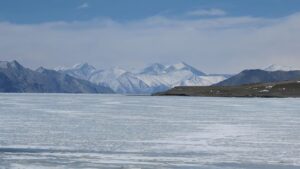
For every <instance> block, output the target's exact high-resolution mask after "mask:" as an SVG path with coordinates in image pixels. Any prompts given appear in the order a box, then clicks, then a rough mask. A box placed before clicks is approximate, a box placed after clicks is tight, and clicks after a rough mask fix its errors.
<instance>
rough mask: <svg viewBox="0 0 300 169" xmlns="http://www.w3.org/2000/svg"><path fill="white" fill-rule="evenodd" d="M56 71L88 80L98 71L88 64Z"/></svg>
mask: <svg viewBox="0 0 300 169" xmlns="http://www.w3.org/2000/svg"><path fill="white" fill-rule="evenodd" d="M55 70H56V71H58V72H64V73H66V74H69V75H70V76H73V77H76V78H79V79H83V80H88V79H89V78H90V76H91V75H92V74H93V73H94V72H95V71H96V68H95V67H94V66H92V65H89V64H88V63H81V64H76V65H74V66H73V67H72V68H64V67H59V68H56V69H55Z"/></svg>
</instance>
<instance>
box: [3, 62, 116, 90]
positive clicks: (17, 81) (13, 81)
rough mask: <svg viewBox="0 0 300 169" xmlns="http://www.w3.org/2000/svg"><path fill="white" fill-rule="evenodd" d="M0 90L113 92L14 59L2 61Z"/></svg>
mask: <svg viewBox="0 0 300 169" xmlns="http://www.w3.org/2000/svg"><path fill="white" fill-rule="evenodd" d="M0 92H24V93H25V92H33V93H111V92H112V90H111V89H110V88H107V87H103V86H100V85H95V84H92V83H91V82H89V81H85V80H80V79H76V78H74V77H72V76H69V75H66V74H62V73H59V72H56V71H54V70H48V69H44V68H39V69H38V70H36V71H33V70H30V69H28V68H25V67H23V66H22V65H21V64H19V63H18V62H17V61H12V62H0Z"/></svg>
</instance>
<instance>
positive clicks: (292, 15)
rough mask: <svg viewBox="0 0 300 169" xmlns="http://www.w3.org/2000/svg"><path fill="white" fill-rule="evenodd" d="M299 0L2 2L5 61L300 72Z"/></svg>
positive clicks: (0, 50) (0, 52) (1, 56)
mask: <svg viewBox="0 0 300 169" xmlns="http://www.w3.org/2000/svg"><path fill="white" fill-rule="evenodd" d="M299 30H300V1H299V0H26V1H24V0H0V37H1V38H0V60H13V59H16V60H18V61H20V62H21V63H22V64H25V66H28V67H31V68H36V67H38V66H40V65H41V66H45V67H48V68H55V67H58V66H71V65H73V64H76V63H79V62H89V63H92V64H93V65H94V66H96V67H97V68H107V67H113V66H121V67H125V68H140V67H142V66H144V65H147V64H150V63H154V62H162V63H167V64H169V63H175V62H180V61H184V62H187V63H190V64H192V65H193V66H195V67H197V68H199V69H200V70H202V71H205V72H208V73H236V72H239V71H240V70H242V69H246V68H262V67H267V66H268V65H270V64H281V65H286V66H292V67H300V56H299V55H300V31H299Z"/></svg>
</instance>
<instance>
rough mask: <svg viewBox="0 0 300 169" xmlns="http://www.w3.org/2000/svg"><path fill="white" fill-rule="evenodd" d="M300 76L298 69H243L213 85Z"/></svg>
mask: <svg viewBox="0 0 300 169" xmlns="http://www.w3.org/2000/svg"><path fill="white" fill-rule="evenodd" d="M299 78H300V71H264V70H260V69H254V70H244V71H242V72H241V73H239V74H237V75H235V76H232V77H230V78H228V79H226V80H224V81H222V82H220V83H217V84H215V86H236V85H243V84H253V83H268V82H280V81H286V80H295V79H299Z"/></svg>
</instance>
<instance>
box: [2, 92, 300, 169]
mask: <svg viewBox="0 0 300 169" xmlns="http://www.w3.org/2000/svg"><path fill="white" fill-rule="evenodd" d="M6 168H7V169H10V168H16V169H23V168H28V169H29V168H30V169H40V168H41V169H43V168H46V169H50V168H55V169H60V168H75V169H76V168H124V169H127V168H128V169H129V168H132V169H137V168H151V169H152V168H184V169H194V168H197V169H198V168H199V169H242V168H243V169H250V168H251V169H260V168H262V169H296V168H297V169H299V168H300V99H292V98H290V99H262V98H201V97H151V96H120V95H72V94H0V169H6Z"/></svg>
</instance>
